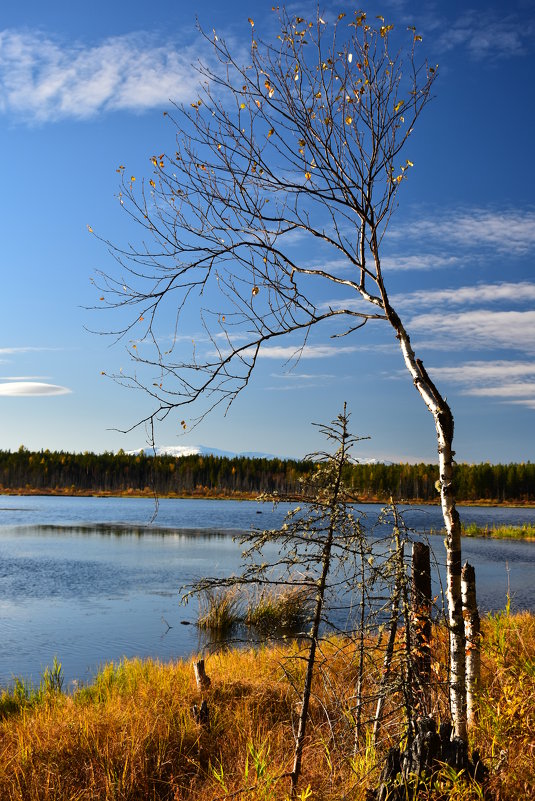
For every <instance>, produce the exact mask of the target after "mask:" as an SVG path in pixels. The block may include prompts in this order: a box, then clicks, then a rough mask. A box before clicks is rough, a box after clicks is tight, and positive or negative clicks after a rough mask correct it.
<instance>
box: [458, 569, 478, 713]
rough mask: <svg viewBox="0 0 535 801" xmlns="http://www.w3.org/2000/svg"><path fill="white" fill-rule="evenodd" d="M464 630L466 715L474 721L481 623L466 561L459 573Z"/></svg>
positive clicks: (474, 580) (473, 583)
mask: <svg viewBox="0 0 535 801" xmlns="http://www.w3.org/2000/svg"><path fill="white" fill-rule="evenodd" d="M461 592H462V600H463V616H464V630H465V635H466V716H467V721H468V725H469V726H470V725H471V724H472V723H474V721H475V718H476V712H477V694H478V689H479V680H480V674H481V625H480V619H479V612H478V609H477V599H476V573H475V570H474V568H473V567H472V565H469V564H468V562H466V563H465V564H464V565H463V569H462V573H461Z"/></svg>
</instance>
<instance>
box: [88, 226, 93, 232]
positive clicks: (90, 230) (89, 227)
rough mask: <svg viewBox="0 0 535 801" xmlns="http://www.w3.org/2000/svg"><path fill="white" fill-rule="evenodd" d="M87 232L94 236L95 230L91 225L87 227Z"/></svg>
mask: <svg viewBox="0 0 535 801" xmlns="http://www.w3.org/2000/svg"><path fill="white" fill-rule="evenodd" d="M87 230H88V231H89V233H90V234H92V233H93V229H92V228H91V226H90V225H88V226H87Z"/></svg>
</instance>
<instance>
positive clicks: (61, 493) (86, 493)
mask: <svg viewBox="0 0 535 801" xmlns="http://www.w3.org/2000/svg"><path fill="white" fill-rule="evenodd" d="M0 495H8V496H19V497H55V498H154V497H157V498H158V499H159V500H163V499H172V500H198V501H256V500H258V498H259V495H260V494H259V493H258V492H236V493H231V494H229V493H225V492H217V491H214V492H211V493H205V492H189V493H186V492H183V493H178V492H172V493H161V494H160V493H154V492H152V491H149V490H125V491H123V492H113V491H111V490H110V491H107V490H76V489H75V490H72V489H71V488H63V489H49V488H42V489H34V488H27V487H24V488H22V487H20V488H16V489H14V488H12V487H0ZM270 501H271V499H267V502H270ZM280 502H284V498H282V497H281V498H280ZM395 502H396V504H398V505H400V506H440V500H438V499H437V500H436V501H429V500H423V499H421V498H416V499H410V498H400V499H397V500H396V501H395ZM355 503H359V504H364V505H372V504H375V505H378V504H379V505H380V504H382V505H388V503H389V500H388V499H387V498H379V497H369V496H368V497H366V498H359V499H358V500H356V501H355ZM457 506H480V507H491V508H492V507H496V508H503V509H534V510H535V502H533V501H522V500H511V501H498V500H495V499H488V498H480V499H478V500H458V501H457Z"/></svg>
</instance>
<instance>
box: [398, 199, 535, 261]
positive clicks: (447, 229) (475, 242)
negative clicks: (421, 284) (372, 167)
mask: <svg viewBox="0 0 535 801" xmlns="http://www.w3.org/2000/svg"><path fill="white" fill-rule="evenodd" d="M389 238H391V239H399V238H403V239H404V240H406V239H412V238H417V239H425V240H428V241H430V242H436V241H439V240H443V241H446V242H447V243H448V246H449V247H450V248H451V247H452V246H461V247H463V248H481V247H488V248H492V249H493V250H494V251H497V252H499V253H513V254H516V255H523V254H526V253H528V252H530V251H531V250H533V248H534V247H535V211H534V210H532V209H504V210H496V209H484V208H476V209H465V210H464V211H463V210H460V211H455V212H448V213H447V214H442V215H440V214H439V213H437V214H436V215H433V216H432V217H425V218H420V219H418V218H416V219H412V220H410V222H407V223H405V224H403V225H397V226H396V227H395V228H392V229H391V230H390V232H389ZM423 259H425V257H423Z"/></svg>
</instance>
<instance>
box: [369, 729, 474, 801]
mask: <svg viewBox="0 0 535 801" xmlns="http://www.w3.org/2000/svg"><path fill="white" fill-rule="evenodd" d="M452 731H453V726H452V725H451V723H443V724H441V726H440V730H439V731H438V732H437V727H436V723H435V721H434V720H433V719H432V718H429V717H424V718H420V719H419V720H418V722H417V724H416V735H415V737H414V738H413V740H412V742H411V745H410V747H408V748H407V749H406V750H405V751H403V752H401V751H400V749H399V748H391V749H390V751H389V752H388V754H387V756H386V759H385V765H384V767H383V771H382V773H381V777H380V783H379V786H378V787H377V789H376V790H374V791H371V792H370V793H368V797H369V798H370V799H373V800H374V801H406V800H407V799H408V798H416V797H417V796H418V791H419V789H420V788H422V787H423V786H424V785H425V783H426V782H427V781H428V780H429V779H430V778H431V777H432V776H433V775H434V774H435V773H437V772H438V771H439V770H440V769H441V768H442V767H443V766H444V765H448V766H449V767H451V768H453V769H454V770H455V771H456V772H457V773H461V771H462V772H463V775H464V776H466V777H470V778H471V779H473V780H474V781H476V782H478V784H484V783H485V781H486V779H487V777H488V775H489V771H488V768H486V767H485V765H484V764H483V763H482V762H481V760H480V758H479V754H478V753H477V751H474V753H473V754H472V759H469V757H468V745H467V743H466V741H465V740H463V739H461V738H460V737H454V738H453V739H452V738H451V734H452Z"/></svg>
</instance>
